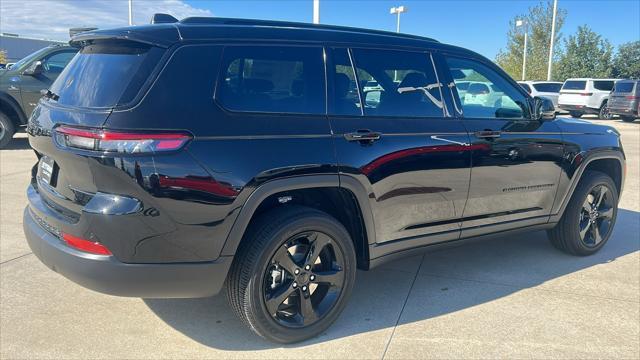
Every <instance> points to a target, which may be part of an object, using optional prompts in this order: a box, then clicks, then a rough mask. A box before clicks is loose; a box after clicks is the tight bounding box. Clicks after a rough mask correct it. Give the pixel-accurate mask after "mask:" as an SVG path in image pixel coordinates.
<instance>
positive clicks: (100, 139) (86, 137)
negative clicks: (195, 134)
mask: <svg viewBox="0 0 640 360" xmlns="http://www.w3.org/2000/svg"><path fill="white" fill-rule="evenodd" d="M55 137H56V142H57V143H58V144H59V145H61V146H66V147H70V148H75V149H82V150H91V151H100V152H106V153H124V154H137V153H155V152H162V151H173V150H178V149H180V148H181V147H183V146H184V145H185V144H186V143H187V142H188V141H189V140H191V136H190V135H188V134H185V133H147V132H144V133H143V132H140V133H138V132H122V131H112V130H102V129H88V128H77V127H71V126H65V125H63V126H58V127H57V128H56V129H55Z"/></svg>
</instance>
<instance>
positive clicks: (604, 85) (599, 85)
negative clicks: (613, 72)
mask: <svg viewBox="0 0 640 360" xmlns="http://www.w3.org/2000/svg"><path fill="white" fill-rule="evenodd" d="M614 83H615V82H614V81H611V80H594V81H593V87H594V88H596V89H598V90H604V91H611V90H613V84H614Z"/></svg>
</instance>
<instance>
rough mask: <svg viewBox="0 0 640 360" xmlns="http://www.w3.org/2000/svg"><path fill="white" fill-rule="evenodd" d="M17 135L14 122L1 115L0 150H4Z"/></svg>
mask: <svg viewBox="0 0 640 360" xmlns="http://www.w3.org/2000/svg"><path fill="white" fill-rule="evenodd" d="M15 133H16V127H15V125H14V124H13V121H11V119H9V117H8V116H6V115H5V114H3V113H0V149H4V148H5V147H7V145H9V143H10V142H11V139H13V134H15Z"/></svg>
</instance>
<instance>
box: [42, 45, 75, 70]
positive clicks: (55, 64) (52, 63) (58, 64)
mask: <svg viewBox="0 0 640 360" xmlns="http://www.w3.org/2000/svg"><path fill="white" fill-rule="evenodd" d="M75 55H76V51H64V52H58V53H55V54H53V55H51V56H49V57H48V58H46V59H45V60H44V61H43V62H42V68H43V69H44V72H45V73H47V74H60V73H61V72H62V70H64V68H65V66H67V64H68V63H69V61H71V59H73V57H74V56H75Z"/></svg>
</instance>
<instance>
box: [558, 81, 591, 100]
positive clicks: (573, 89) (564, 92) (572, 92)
mask: <svg viewBox="0 0 640 360" xmlns="http://www.w3.org/2000/svg"><path fill="white" fill-rule="evenodd" d="M586 87H587V81H586V80H567V81H565V83H564V85H562V89H561V90H560V96H559V97H558V104H559V105H586V104H587V101H588V99H589V96H591V95H592V94H589V93H587V92H586V91H585V89H586Z"/></svg>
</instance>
